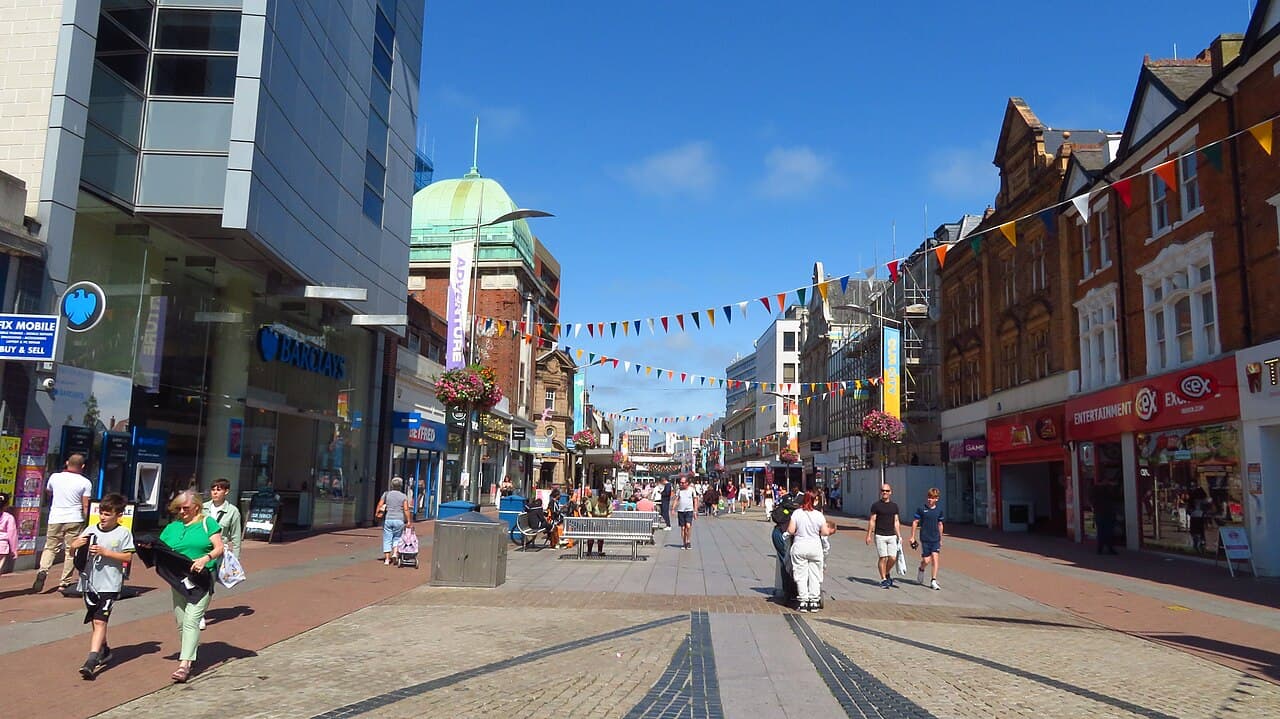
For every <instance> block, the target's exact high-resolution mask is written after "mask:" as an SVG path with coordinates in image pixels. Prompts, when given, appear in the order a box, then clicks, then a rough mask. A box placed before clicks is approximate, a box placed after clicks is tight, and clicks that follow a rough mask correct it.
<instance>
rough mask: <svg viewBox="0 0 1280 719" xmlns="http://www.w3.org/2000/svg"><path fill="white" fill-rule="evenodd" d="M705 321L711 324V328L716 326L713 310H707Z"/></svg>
mask: <svg viewBox="0 0 1280 719" xmlns="http://www.w3.org/2000/svg"><path fill="white" fill-rule="evenodd" d="M707 319H708V320H709V321H710V322H711V326H712V327H715V326H716V311H715V310H713V309H711V308H707Z"/></svg>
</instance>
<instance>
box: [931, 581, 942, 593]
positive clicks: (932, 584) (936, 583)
mask: <svg viewBox="0 0 1280 719" xmlns="http://www.w3.org/2000/svg"><path fill="white" fill-rule="evenodd" d="M929 588H930V589H937V590H941V589H942V587H939V586H938V580H936V579H931V580H929Z"/></svg>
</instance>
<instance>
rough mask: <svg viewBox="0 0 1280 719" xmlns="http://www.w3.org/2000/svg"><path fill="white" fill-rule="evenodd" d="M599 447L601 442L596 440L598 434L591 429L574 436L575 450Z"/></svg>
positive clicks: (576, 433)
mask: <svg viewBox="0 0 1280 719" xmlns="http://www.w3.org/2000/svg"><path fill="white" fill-rule="evenodd" d="M599 445H600V440H599V439H597V438H596V433H595V432H592V431H591V430H589V429H584V430H582V431H581V432H574V434H573V447H574V449H595V448H596V447H598V446H599Z"/></svg>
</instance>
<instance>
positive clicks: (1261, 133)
mask: <svg viewBox="0 0 1280 719" xmlns="http://www.w3.org/2000/svg"><path fill="white" fill-rule="evenodd" d="M1249 134H1250V135H1253V139H1255V140H1257V141H1258V144H1259V145H1261V146H1262V151H1263V152H1265V153H1267V154H1268V155H1270V154H1271V120H1267V121H1266V122H1264V123H1262V124H1261V125H1254V126H1253V127H1251V128H1249Z"/></svg>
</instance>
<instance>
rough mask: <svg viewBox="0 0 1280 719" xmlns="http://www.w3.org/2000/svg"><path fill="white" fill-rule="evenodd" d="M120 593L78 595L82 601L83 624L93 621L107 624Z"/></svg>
mask: <svg viewBox="0 0 1280 719" xmlns="http://www.w3.org/2000/svg"><path fill="white" fill-rule="evenodd" d="M119 596H120V592H85V593H84V594H82V595H80V597H81V599H83V600H84V623H85V624H88V623H89V622H92V621H94V620H98V621H101V622H107V621H110V620H111V610H112V609H113V608H114V607H115V605H116V599H117V598H119Z"/></svg>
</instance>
